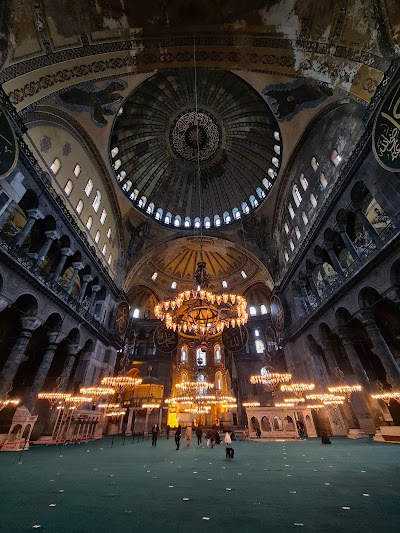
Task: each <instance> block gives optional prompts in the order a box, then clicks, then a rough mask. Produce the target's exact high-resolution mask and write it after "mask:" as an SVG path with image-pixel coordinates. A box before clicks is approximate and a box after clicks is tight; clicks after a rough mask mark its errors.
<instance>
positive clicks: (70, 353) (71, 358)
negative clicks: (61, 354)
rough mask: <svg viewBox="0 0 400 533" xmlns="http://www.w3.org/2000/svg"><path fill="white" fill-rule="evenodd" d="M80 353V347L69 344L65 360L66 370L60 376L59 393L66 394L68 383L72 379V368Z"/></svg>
mask: <svg viewBox="0 0 400 533" xmlns="http://www.w3.org/2000/svg"><path fill="white" fill-rule="evenodd" d="M77 351H78V345H77V344H69V345H68V346H67V358H66V359H65V363H64V368H63V370H62V372H61V375H60V386H59V388H58V389H59V391H60V392H65V391H66V390H67V387H68V382H69V380H70V377H71V372H72V368H73V366H74V363H75V357H76V354H77Z"/></svg>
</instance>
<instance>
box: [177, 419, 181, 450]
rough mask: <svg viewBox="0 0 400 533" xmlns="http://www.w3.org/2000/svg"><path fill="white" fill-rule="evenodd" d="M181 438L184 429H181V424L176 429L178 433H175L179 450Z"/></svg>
mask: <svg viewBox="0 0 400 533" xmlns="http://www.w3.org/2000/svg"><path fill="white" fill-rule="evenodd" d="M181 436H182V428H181V425H180V424H179V426H178V427H177V428H176V431H175V444H176V449H177V450H179V444H180V442H181Z"/></svg>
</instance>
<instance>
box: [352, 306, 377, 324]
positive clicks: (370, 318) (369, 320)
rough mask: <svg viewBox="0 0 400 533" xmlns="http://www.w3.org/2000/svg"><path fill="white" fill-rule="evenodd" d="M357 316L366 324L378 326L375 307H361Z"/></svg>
mask: <svg viewBox="0 0 400 533" xmlns="http://www.w3.org/2000/svg"><path fill="white" fill-rule="evenodd" d="M356 316H357V318H359V319H360V320H361V322H362V324H363V325H364V326H366V327H368V326H376V318H375V313H374V311H373V309H361V310H360V311H358V313H357V314H356Z"/></svg>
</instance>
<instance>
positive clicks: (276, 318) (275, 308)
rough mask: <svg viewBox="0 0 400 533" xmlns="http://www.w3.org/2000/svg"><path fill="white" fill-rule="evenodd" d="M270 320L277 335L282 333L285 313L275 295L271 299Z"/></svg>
mask: <svg viewBox="0 0 400 533" xmlns="http://www.w3.org/2000/svg"><path fill="white" fill-rule="evenodd" d="M270 307H271V320H272V325H273V326H274V329H275V331H276V332H277V333H282V331H283V328H284V327H285V313H284V310H283V305H282V302H281V300H280V299H279V298H278V296H276V295H275V294H274V295H273V296H272V298H271V303H270Z"/></svg>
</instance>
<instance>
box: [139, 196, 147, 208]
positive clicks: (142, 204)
mask: <svg viewBox="0 0 400 533" xmlns="http://www.w3.org/2000/svg"><path fill="white" fill-rule="evenodd" d="M146 202H147V198H146V196H142V197H141V198H140V200H139V202H138V206H139V207H144V206H145V205H146Z"/></svg>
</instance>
